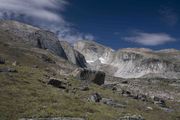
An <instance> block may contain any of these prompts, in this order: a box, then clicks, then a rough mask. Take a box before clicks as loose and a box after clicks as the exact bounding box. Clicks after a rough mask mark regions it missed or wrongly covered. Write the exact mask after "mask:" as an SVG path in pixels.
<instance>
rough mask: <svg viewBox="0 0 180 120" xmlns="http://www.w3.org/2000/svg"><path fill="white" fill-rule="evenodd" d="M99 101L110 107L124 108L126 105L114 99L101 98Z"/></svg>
mask: <svg viewBox="0 0 180 120" xmlns="http://www.w3.org/2000/svg"><path fill="white" fill-rule="evenodd" d="M101 102H102V103H103V104H106V105H109V106H112V107H116V108H125V107H126V105H124V104H121V103H119V102H117V101H114V100H112V99H107V98H102V100H101Z"/></svg>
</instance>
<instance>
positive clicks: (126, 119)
mask: <svg viewBox="0 0 180 120" xmlns="http://www.w3.org/2000/svg"><path fill="white" fill-rule="evenodd" d="M118 120H145V119H144V118H143V117H142V116H140V115H138V116H137V115H133V116H124V117H121V118H119V119H118Z"/></svg>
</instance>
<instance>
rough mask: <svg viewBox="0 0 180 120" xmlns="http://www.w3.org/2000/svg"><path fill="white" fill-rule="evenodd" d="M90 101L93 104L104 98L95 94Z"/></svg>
mask: <svg viewBox="0 0 180 120" xmlns="http://www.w3.org/2000/svg"><path fill="white" fill-rule="evenodd" d="M89 100H90V101H92V102H100V101H101V100H102V97H101V96H100V95H99V94H98V93H94V94H92V95H91V96H90V97H89Z"/></svg>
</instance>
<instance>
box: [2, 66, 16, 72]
mask: <svg viewBox="0 0 180 120" xmlns="http://www.w3.org/2000/svg"><path fill="white" fill-rule="evenodd" d="M0 72H13V73H15V72H17V70H16V69H15V68H10V67H5V68H0Z"/></svg>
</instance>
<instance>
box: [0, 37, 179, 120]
mask: <svg viewBox="0 0 180 120" xmlns="http://www.w3.org/2000/svg"><path fill="white" fill-rule="evenodd" d="M2 38H3V39H2ZM6 39H7V40H6ZM8 40H9V39H8V37H3V36H2V34H1V37H0V56H2V57H4V58H5V59H6V64H5V65H0V68H1V67H7V66H8V67H13V68H16V69H17V71H18V73H0V120H6V119H7V120H16V119H18V118H22V117H59V116H60V117H61V116H68V117H71V116H72V117H87V118H88V119H89V120H111V119H114V118H117V117H119V116H124V115H126V114H130V115H134V114H136V115H142V116H144V118H146V120H173V119H175V117H177V116H180V114H179V113H178V111H174V112H173V113H166V112H164V111H162V110H160V109H159V108H157V106H154V105H153V104H150V103H145V102H141V101H136V100H132V99H129V98H126V97H122V96H121V95H118V94H117V93H113V91H111V90H106V89H104V88H102V87H100V86H96V85H94V84H91V85H90V90H89V91H79V90H77V91H76V93H74V90H73V88H78V87H79V86H80V84H81V81H78V80H75V79H74V78H72V77H69V78H68V79H67V81H68V82H69V83H71V84H72V86H71V87H70V88H69V92H67V91H66V90H61V89H57V88H54V87H52V86H50V85H47V84H45V83H43V81H44V80H46V79H47V78H46V76H53V75H52V74H51V73H49V72H48V71H47V70H46V68H51V67H56V65H54V64H50V63H46V62H44V61H43V60H41V59H40V58H39V54H40V53H35V52H33V51H28V50H25V49H21V48H19V47H18V48H17V47H15V46H9V45H8V44H4V42H3V41H8ZM52 59H53V58H52ZM14 61H17V63H19V65H17V66H12V63H13V62H14ZM63 64H65V63H63ZM33 65H38V66H39V68H33ZM55 72H56V71H55ZM54 77H57V78H59V79H62V78H63V76H61V75H59V74H58V73H57V74H56V76H54ZM94 92H98V93H100V94H101V95H102V96H103V97H106V98H112V99H114V100H117V101H119V102H120V103H123V104H127V108H125V109H123V108H113V107H110V106H107V105H103V104H101V103H92V102H88V101H87V97H88V96H89V95H90V94H91V93H94ZM170 104H171V103H170ZM148 106H151V107H153V109H154V110H153V111H145V109H146V107H148Z"/></svg>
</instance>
